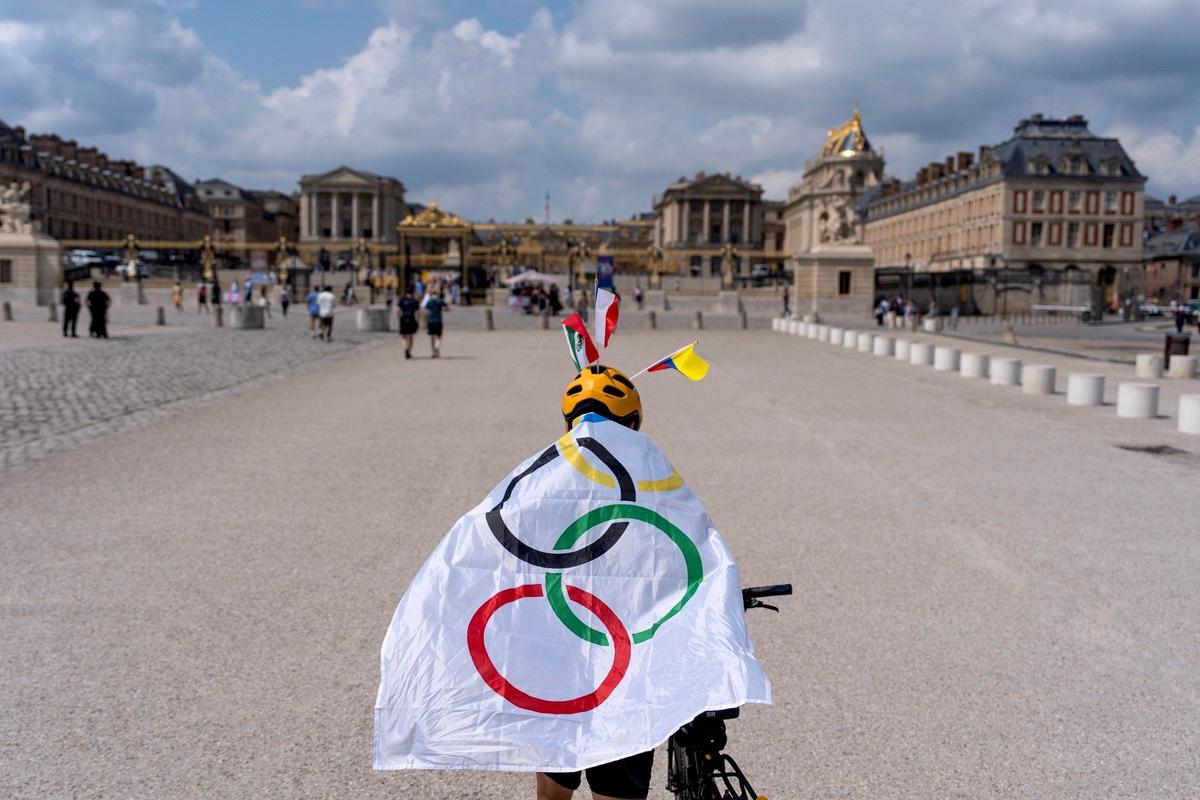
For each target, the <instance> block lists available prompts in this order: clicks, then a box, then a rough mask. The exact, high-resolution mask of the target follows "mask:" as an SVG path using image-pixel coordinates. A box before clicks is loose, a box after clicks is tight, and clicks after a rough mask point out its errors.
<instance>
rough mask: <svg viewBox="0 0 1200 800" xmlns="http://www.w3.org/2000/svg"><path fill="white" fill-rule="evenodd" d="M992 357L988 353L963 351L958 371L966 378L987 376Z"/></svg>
mask: <svg viewBox="0 0 1200 800" xmlns="http://www.w3.org/2000/svg"><path fill="white" fill-rule="evenodd" d="M990 362H991V357H990V356H989V355H988V354H987V353H963V354H962V357H961V359H960V360H959V364H958V372H959V374H960V375H962V376H963V377H964V378H986V377H987V376H988V366H989V363H990Z"/></svg>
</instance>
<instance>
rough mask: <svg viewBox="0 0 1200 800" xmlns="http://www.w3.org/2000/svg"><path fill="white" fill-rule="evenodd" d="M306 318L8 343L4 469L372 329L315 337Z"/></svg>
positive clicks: (292, 366) (1, 358)
mask: <svg viewBox="0 0 1200 800" xmlns="http://www.w3.org/2000/svg"><path fill="white" fill-rule="evenodd" d="M304 324H305V323H304V321H303V320H301V319H299V318H297V317H293V318H290V319H289V320H288V322H287V323H283V322H282V321H280V322H279V323H276V325H275V327H272V328H271V329H268V330H260V331H240V330H232V329H219V330H218V329H211V328H209V329H205V330H195V331H192V332H188V333H179V334H177V335H173V336H135V337H127V338H114V339H109V340H107V341H94V340H89V339H85V338H81V339H79V340H77V341H74V342H72V344H71V345H66V346H64V345H56V346H48V347H32V348H26V349H21V350H12V351H8V352H0V387H3V391H0V472H4V471H6V470H10V469H13V468H16V467H20V466H22V465H25V464H28V463H30V462H33V461H37V460H40V459H42V458H45V457H46V456H48V455H50V454H52V453H55V452H59V451H62V450H69V449H73V448H75V447H78V446H79V445H81V444H84V443H85V442H90V441H94V440H96V439H99V438H102V437H105V436H110V435H112V434H114V433H118V432H120V431H124V430H128V429H130V428H135V427H138V426H141V425H145V424H147V423H149V422H153V421H154V420H158V419H162V418H164V417H166V416H169V415H171V414H174V413H177V412H178V411H180V410H182V409H184V408H189V407H192V406H194V405H196V404H198V403H203V402H208V401H211V400H213V399H215V398H217V397H221V396H224V395H227V394H230V393H232V392H236V391H239V390H241V389H244V388H245V387H247V386H250V385H254V384H258V383H261V382H263V381H266V380H271V379H273V378H277V377H281V376H283V375H285V374H287V373H289V372H292V371H295V370H296V369H298V368H302V367H306V366H309V365H312V364H314V363H316V362H318V361H320V360H321V359H324V358H328V357H331V356H336V355H339V354H342V353H346V352H349V351H351V350H355V349H357V348H359V347H360V346H362V345H363V344H364V343H365V342H367V341H373V342H381V341H388V342H391V341H392V339H390V338H386V337H376V338H374V339H368V337H367V336H366V335H365V334H355V333H353V332H352V333H350V334H349V335H345V336H341V335H339V336H335V338H334V341H333V342H331V343H328V344H326V343H324V342H320V341H316V340H313V339H311V338H309V336H308V335H307V333H306V332H305V331H303V330H302V326H303V325H304Z"/></svg>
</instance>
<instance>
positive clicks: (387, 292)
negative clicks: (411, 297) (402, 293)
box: [383, 283, 396, 316]
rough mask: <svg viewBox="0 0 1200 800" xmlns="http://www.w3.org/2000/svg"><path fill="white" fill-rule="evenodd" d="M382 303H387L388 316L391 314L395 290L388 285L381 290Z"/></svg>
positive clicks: (394, 300)
mask: <svg viewBox="0 0 1200 800" xmlns="http://www.w3.org/2000/svg"><path fill="white" fill-rule="evenodd" d="M383 302H385V303H387V312H388V315H389V316H390V315H391V313H392V304H393V303H395V302H396V290H395V289H394V288H392V285H391V284H390V283H389V284H388V285H387V287H386V288H384V290H383Z"/></svg>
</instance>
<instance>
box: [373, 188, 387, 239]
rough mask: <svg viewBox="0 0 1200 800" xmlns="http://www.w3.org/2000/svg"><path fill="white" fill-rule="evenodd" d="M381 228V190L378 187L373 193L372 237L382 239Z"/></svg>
mask: <svg viewBox="0 0 1200 800" xmlns="http://www.w3.org/2000/svg"><path fill="white" fill-rule="evenodd" d="M381 233H382V231H381V230H379V190H378V189H376V190H375V191H374V192H373V193H372V194H371V237H372V238H373V239H375V240H376V241H382V240H383V238H384V237H383V236H381V235H380V234H381Z"/></svg>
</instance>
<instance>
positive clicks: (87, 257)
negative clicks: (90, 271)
mask: <svg viewBox="0 0 1200 800" xmlns="http://www.w3.org/2000/svg"><path fill="white" fill-rule="evenodd" d="M67 261H68V263H70V265H71V266H73V267H92V266H100V265H101V264H103V263H104V259H103V258H102V257H101V256H100V254H99V253H97V252H96V251H95V250H71V251H68V252H67Z"/></svg>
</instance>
